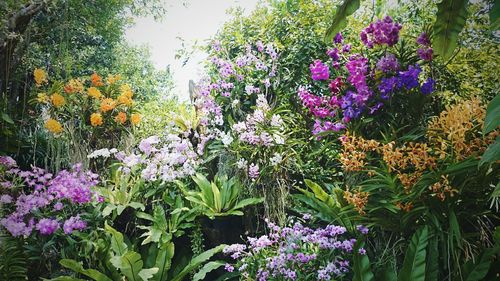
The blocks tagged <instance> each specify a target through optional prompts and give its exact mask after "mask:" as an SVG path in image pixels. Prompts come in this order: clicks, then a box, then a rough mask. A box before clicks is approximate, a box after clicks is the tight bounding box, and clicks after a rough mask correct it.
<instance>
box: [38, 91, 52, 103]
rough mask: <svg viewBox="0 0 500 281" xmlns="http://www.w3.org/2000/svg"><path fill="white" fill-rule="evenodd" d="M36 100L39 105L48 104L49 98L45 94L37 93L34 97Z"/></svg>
mask: <svg viewBox="0 0 500 281" xmlns="http://www.w3.org/2000/svg"><path fill="white" fill-rule="evenodd" d="M36 100H37V101H38V102H39V103H48V102H49V96H47V94H46V93H39V94H38V95H37V97H36Z"/></svg>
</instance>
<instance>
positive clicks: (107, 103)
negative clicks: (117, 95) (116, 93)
mask: <svg viewBox="0 0 500 281" xmlns="http://www.w3.org/2000/svg"><path fill="white" fill-rule="evenodd" d="M115 106H116V101H114V100H113V99H110V98H106V99H103V100H102V101H101V111H102V112H107V111H110V110H113V108H115Z"/></svg>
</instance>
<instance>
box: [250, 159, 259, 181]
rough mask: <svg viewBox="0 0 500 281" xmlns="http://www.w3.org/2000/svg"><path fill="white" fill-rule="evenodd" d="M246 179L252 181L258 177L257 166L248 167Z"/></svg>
mask: <svg viewBox="0 0 500 281" xmlns="http://www.w3.org/2000/svg"><path fill="white" fill-rule="evenodd" d="M248 177H250V178H251V179H252V180H255V179H256V178H258V177H259V164H254V163H252V164H250V166H249V167H248Z"/></svg>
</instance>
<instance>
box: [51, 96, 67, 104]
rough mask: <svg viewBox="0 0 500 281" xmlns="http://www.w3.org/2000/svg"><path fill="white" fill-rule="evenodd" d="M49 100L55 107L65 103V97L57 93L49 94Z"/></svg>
mask: <svg viewBox="0 0 500 281" xmlns="http://www.w3.org/2000/svg"><path fill="white" fill-rule="evenodd" d="M50 100H51V101H52V104H53V105H54V106H55V107H61V106H64V105H65V104H66V99H65V98H64V97H63V96H61V95H60V94H58V93H55V94H53V95H51V96H50Z"/></svg>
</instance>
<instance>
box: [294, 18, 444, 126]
mask: <svg viewBox="0 0 500 281" xmlns="http://www.w3.org/2000/svg"><path fill="white" fill-rule="evenodd" d="M401 28H402V26H401V25H400V24H398V23H396V22H394V21H393V20H392V18H391V17H389V16H387V17H385V18H384V19H383V20H378V21H377V22H375V23H371V24H370V25H369V26H368V27H366V28H365V29H363V31H362V32H361V34H360V38H361V41H362V43H363V45H365V46H366V47H367V48H368V50H367V51H366V52H363V54H362V53H352V50H351V45H350V44H347V43H344V40H343V38H342V35H341V34H340V33H339V34H337V35H336V36H335V38H334V40H333V43H334V46H333V48H331V49H328V50H327V52H326V54H327V55H328V57H329V59H328V61H326V62H323V61H321V60H318V59H317V60H315V61H314V63H313V64H311V65H310V70H311V77H312V79H313V81H314V83H313V85H311V86H308V87H305V86H301V87H299V89H298V96H299V98H300V100H301V101H302V104H303V105H304V106H305V107H306V108H307V109H308V111H309V112H310V113H311V114H312V115H313V116H314V119H315V123H314V128H313V130H312V132H313V134H314V135H318V134H320V133H323V132H329V131H334V132H338V131H340V130H343V129H345V128H346V126H347V125H348V124H349V123H350V122H352V121H353V120H357V119H360V118H362V117H363V116H370V115H373V114H375V113H377V112H378V111H380V110H381V109H382V108H384V107H391V106H392V103H397V102H398V101H400V100H403V101H404V100H405V99H408V97H410V96H415V95H417V98H419V97H418V95H422V96H426V95H429V94H430V93H432V92H433V91H434V87H435V81H434V80H433V79H432V78H430V77H428V78H422V77H421V76H424V75H421V74H422V73H423V72H424V71H423V68H422V66H421V65H425V64H429V62H430V61H431V60H432V48H431V46H430V40H429V38H428V36H427V35H426V34H425V33H422V34H421V35H420V36H419V37H418V39H417V44H419V45H420V48H419V49H418V50H417V51H416V53H417V54H418V56H419V58H420V59H421V62H420V64H419V63H418V61H417V59H415V58H414V57H415V56H403V55H402V54H401V51H400V50H399V49H395V48H394V46H395V45H396V43H398V41H399V31H400V30H401ZM365 53H366V54H365ZM407 57H409V59H408V58H407ZM331 77H333V78H331ZM422 98H423V97H422ZM396 100H397V101H396ZM405 104H406V103H405ZM393 114H396V112H393Z"/></svg>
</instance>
